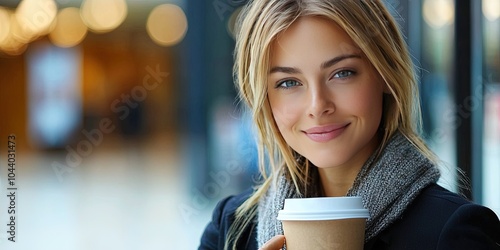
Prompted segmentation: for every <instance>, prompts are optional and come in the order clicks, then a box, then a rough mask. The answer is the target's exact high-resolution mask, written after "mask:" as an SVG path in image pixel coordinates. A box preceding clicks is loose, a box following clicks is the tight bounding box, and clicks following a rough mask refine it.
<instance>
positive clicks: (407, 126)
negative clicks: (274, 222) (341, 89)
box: [226, 0, 435, 249]
mask: <svg viewBox="0 0 500 250" xmlns="http://www.w3.org/2000/svg"><path fill="white" fill-rule="evenodd" d="M302 16H318V17H323V18H327V19H329V20H331V21H333V22H335V23H336V24H338V25H339V26H340V27H341V28H342V29H343V30H344V31H345V32H346V33H347V34H348V35H349V36H350V37H351V39H352V40H353V41H354V43H355V44H356V45H357V46H358V47H359V49H360V50H361V51H362V52H363V53H364V55H365V56H366V58H367V59H368V60H369V61H370V62H371V64H372V65H373V67H374V68H375V70H376V71H377V72H378V74H379V75H380V76H381V78H382V79H383V80H384V82H385V84H386V87H387V89H388V90H389V92H390V94H386V95H384V107H383V115H382V121H381V125H380V133H381V138H382V139H381V144H380V146H379V149H382V148H383V147H384V146H385V145H386V144H387V142H388V140H389V139H390V137H391V136H392V135H393V134H394V133H395V132H396V131H397V130H399V131H400V132H401V133H402V134H403V135H405V136H406V137H407V138H408V139H409V141H410V142H412V143H413V144H414V145H415V146H416V148H418V149H419V150H420V151H421V152H422V153H423V154H424V155H425V156H427V157H428V158H429V159H431V160H434V159H435V156H434V154H433V153H432V152H431V151H430V150H429V149H428V148H427V146H426V145H425V144H424V142H423V141H422V139H421V138H420V137H419V136H418V134H419V133H420V127H421V117H420V104H419V99H418V96H419V95H418V88H417V80H416V76H415V73H414V65H413V63H412V61H411V59H410V56H409V53H408V49H407V46H406V44H405V42H404V40H403V38H402V35H401V33H400V31H399V28H398V27H397V24H396V22H395V21H394V19H393V18H392V16H391V15H390V13H389V12H388V11H387V9H386V8H385V6H384V5H383V3H382V2H381V1H380V0H253V1H250V2H249V3H248V4H247V6H246V7H245V8H244V9H243V10H242V12H241V14H240V17H239V22H238V26H237V34H236V49H235V64H234V76H235V81H236V82H237V86H238V89H239V94H240V98H241V99H242V100H243V101H245V103H246V104H247V105H248V107H249V108H250V111H251V114H252V117H253V121H254V124H255V126H256V128H257V131H258V153H259V169H260V171H261V173H262V176H263V183H262V184H261V185H260V186H259V187H258V188H257V189H256V191H255V192H254V194H253V195H252V196H251V197H250V198H249V199H248V200H247V201H246V202H245V203H243V204H242V205H241V206H240V207H239V208H238V209H237V211H236V220H235V223H233V225H232V226H231V229H230V231H229V234H228V237H227V241H226V249H228V248H230V247H231V245H232V248H233V249H235V245H236V244H235V242H236V241H237V239H238V238H239V237H240V236H241V234H242V231H243V229H244V228H245V227H246V226H247V225H248V224H249V223H251V221H252V220H253V219H254V217H255V215H256V213H257V212H256V207H257V203H258V201H259V199H260V198H261V197H262V196H263V195H264V194H265V193H266V191H267V190H268V189H269V187H270V186H271V185H272V184H273V183H274V182H275V181H276V178H277V177H278V176H280V175H281V174H283V173H284V172H285V173H287V176H288V177H289V178H290V179H291V180H292V181H293V183H294V185H295V188H296V189H297V192H299V193H302V192H305V189H306V188H307V187H308V185H310V183H308V180H309V178H308V176H307V174H308V173H309V166H310V165H311V164H310V163H309V161H308V160H307V159H305V160H300V161H298V160H297V159H296V156H297V153H296V152H294V150H293V149H292V148H290V146H288V145H287V143H286V142H285V140H284V139H283V137H282V136H281V134H280V133H279V130H278V128H277V126H276V124H275V122H274V119H273V116H272V113H271V109H270V106H269V102H268V100H267V77H268V73H269V68H270V65H269V64H270V47H271V44H272V43H273V41H274V40H275V38H276V37H277V35H278V34H280V33H281V32H283V31H284V30H286V29H287V28H288V27H289V26H290V25H291V24H292V23H293V22H294V21H295V20H297V19H298V18H299V17H302Z"/></svg>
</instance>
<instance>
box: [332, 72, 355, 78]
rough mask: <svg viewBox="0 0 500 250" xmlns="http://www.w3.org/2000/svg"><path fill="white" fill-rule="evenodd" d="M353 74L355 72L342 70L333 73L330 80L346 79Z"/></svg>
mask: <svg viewBox="0 0 500 250" xmlns="http://www.w3.org/2000/svg"><path fill="white" fill-rule="evenodd" d="M354 74H355V72H354V71H352V70H342V71H339V72H337V73H335V75H333V77H332V78H347V77H350V76H353V75H354Z"/></svg>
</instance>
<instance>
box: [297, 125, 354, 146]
mask: <svg viewBox="0 0 500 250" xmlns="http://www.w3.org/2000/svg"><path fill="white" fill-rule="evenodd" d="M349 125H350V123H343V124H333V125H327V126H319V127H313V128H310V129H307V130H304V131H303V132H304V133H305V134H306V136H307V137H309V138H310V139H311V140H313V141H315V142H327V141H330V140H333V139H335V138H337V137H338V136H340V135H341V134H342V133H343V132H344V130H345V129H346V128H347V127H348V126H349Z"/></svg>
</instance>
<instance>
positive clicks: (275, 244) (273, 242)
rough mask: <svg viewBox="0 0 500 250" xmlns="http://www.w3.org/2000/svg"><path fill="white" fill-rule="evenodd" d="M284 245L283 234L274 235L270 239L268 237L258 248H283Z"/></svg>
mask: <svg viewBox="0 0 500 250" xmlns="http://www.w3.org/2000/svg"><path fill="white" fill-rule="evenodd" d="M283 245H285V236H284V235H276V236H274V237H273V238H272V239H270V240H269V241H268V242H266V244H264V246H262V248H260V249H259V250H278V249H281V248H283Z"/></svg>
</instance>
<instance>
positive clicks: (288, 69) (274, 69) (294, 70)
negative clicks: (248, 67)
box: [269, 54, 361, 74]
mask: <svg viewBox="0 0 500 250" xmlns="http://www.w3.org/2000/svg"><path fill="white" fill-rule="evenodd" d="M349 58H359V59H361V56H360V55H359V54H349V55H340V56H337V57H334V58H332V59H330V60H328V61H326V62H323V63H322V64H321V66H320V68H321V69H327V68H329V67H331V66H333V65H335V64H337V63H339V62H341V61H343V60H346V59H349ZM277 72H281V73H285V74H300V73H302V72H301V71H300V69H297V68H293V67H280V66H276V67H272V68H271V70H270V71H269V74H273V73H277Z"/></svg>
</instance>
